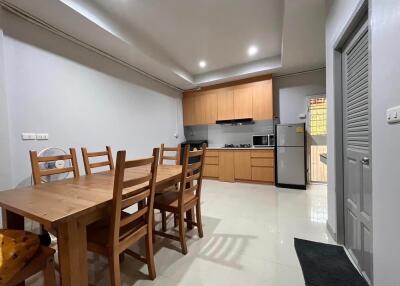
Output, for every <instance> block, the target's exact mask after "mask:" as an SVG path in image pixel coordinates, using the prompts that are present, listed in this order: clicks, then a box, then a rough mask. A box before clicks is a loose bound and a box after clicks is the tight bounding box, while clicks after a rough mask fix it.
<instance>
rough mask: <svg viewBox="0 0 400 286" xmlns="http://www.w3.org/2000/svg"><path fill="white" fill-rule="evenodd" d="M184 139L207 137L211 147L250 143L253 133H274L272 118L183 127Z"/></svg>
mask: <svg viewBox="0 0 400 286" xmlns="http://www.w3.org/2000/svg"><path fill="white" fill-rule="evenodd" d="M184 130H185V137H186V140H201V139H207V140H208V144H209V145H210V146H212V147H218V146H222V145H224V144H227V143H229V144H251V143H252V137H253V135H255V134H270V133H274V123H273V121H272V120H266V121H256V123H255V124H252V125H237V126H230V125H217V124H214V125H202V126H191V127H185V128H184Z"/></svg>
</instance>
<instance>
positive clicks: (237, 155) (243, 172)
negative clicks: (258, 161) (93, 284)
mask: <svg viewBox="0 0 400 286" xmlns="http://www.w3.org/2000/svg"><path fill="white" fill-rule="evenodd" d="M250 155H251V152H250V151H241V150H237V151H236V150H235V151H234V160H235V179H238V180H251V160H250V159H251V157H250Z"/></svg>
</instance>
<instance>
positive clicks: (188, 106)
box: [182, 94, 195, 126]
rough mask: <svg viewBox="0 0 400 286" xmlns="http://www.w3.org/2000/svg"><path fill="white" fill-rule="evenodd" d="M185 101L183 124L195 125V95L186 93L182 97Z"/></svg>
mask: <svg viewBox="0 0 400 286" xmlns="http://www.w3.org/2000/svg"><path fill="white" fill-rule="evenodd" d="M182 103H183V125H184V126H191V125H194V122H195V118H194V110H195V95H192V94H190V95H186V96H184V97H183V99H182Z"/></svg>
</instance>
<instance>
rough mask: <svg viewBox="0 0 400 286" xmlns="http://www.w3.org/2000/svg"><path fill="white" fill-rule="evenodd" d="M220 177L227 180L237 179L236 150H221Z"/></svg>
mask: <svg viewBox="0 0 400 286" xmlns="http://www.w3.org/2000/svg"><path fill="white" fill-rule="evenodd" d="M219 179H220V180H221V181H225V182H234V181H235V168H234V151H220V152H219Z"/></svg>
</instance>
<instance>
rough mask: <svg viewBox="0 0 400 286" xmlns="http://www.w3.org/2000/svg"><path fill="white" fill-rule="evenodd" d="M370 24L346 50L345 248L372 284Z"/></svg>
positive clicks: (356, 36)
mask: <svg viewBox="0 0 400 286" xmlns="http://www.w3.org/2000/svg"><path fill="white" fill-rule="evenodd" d="M369 64H370V63H369V47H368V26H367V23H365V24H364V25H362V27H361V28H360V29H359V30H358V31H357V33H356V34H355V35H354V36H353V37H352V38H351V40H350V41H349V42H348V43H347V44H346V46H345V49H344V51H343V63H342V67H343V69H342V72H343V132H344V134H343V135H344V136H343V139H344V140H343V144H344V146H343V147H344V148H343V150H344V195H345V197H344V199H345V201H344V211H345V214H344V218H345V246H346V248H347V249H348V250H349V252H350V254H351V255H352V256H353V258H354V259H355V260H356V262H357V263H358V266H359V268H360V269H361V271H362V273H363V275H364V276H365V277H366V278H368V280H370V281H372V192H371V190H372V189H371V184H372V178H371V165H370V162H371V159H372V158H371V133H370V130H371V129H370V84H369Z"/></svg>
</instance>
